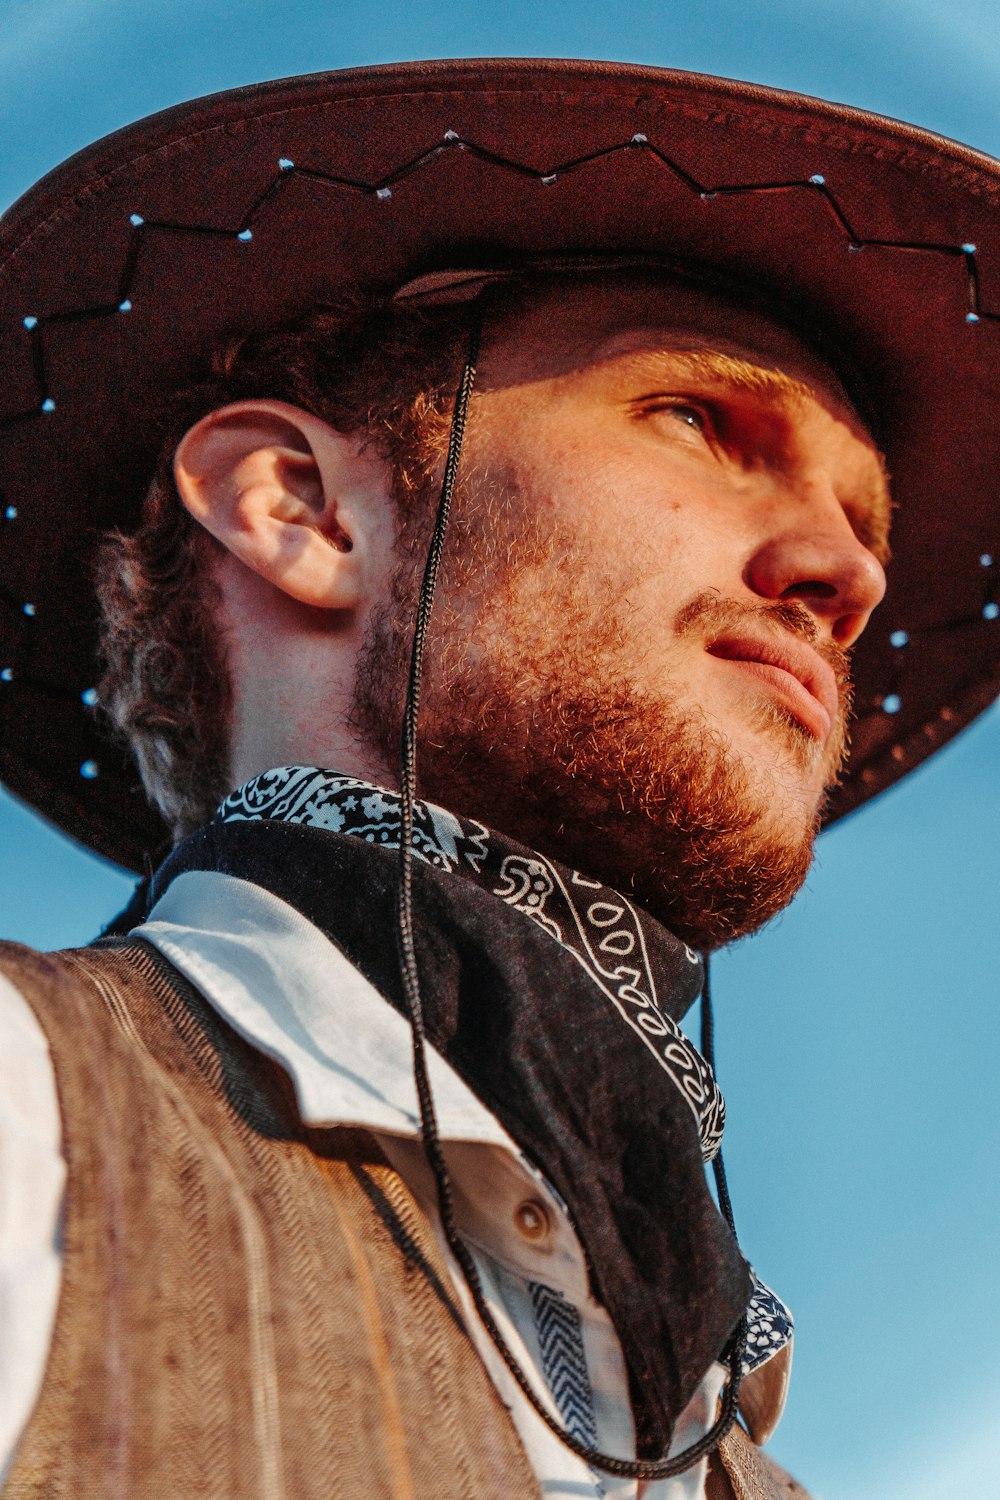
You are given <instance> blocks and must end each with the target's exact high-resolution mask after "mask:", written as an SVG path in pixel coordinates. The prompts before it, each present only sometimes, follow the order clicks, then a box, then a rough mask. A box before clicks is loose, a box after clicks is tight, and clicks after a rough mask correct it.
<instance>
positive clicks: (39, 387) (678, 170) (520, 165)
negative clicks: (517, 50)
mask: <svg viewBox="0 0 1000 1500" xmlns="http://www.w3.org/2000/svg"><path fill="white" fill-rule="evenodd" d="M635 151H642V152H644V153H645V154H646V155H647V156H649V157H650V158H652V159H653V160H655V161H658V162H659V163H660V164H661V165H662V166H663V167H664V168H665V169H666V170H667V171H668V172H670V173H671V175H672V176H673V177H675V178H676V179H677V181H678V182H680V183H681V184H682V185H683V186H684V187H686V188H687V189H688V191H689V192H691V193H692V194H694V195H695V196H697V197H698V198H700V199H701V200H702V201H703V202H712V201H714V200H716V199H720V198H731V197H738V196H749V195H753V194H759V195H769V194H775V193H791V192H800V191H806V192H811V193H818V194H819V195H820V196H821V197H822V198H823V200H824V202H825V203H826V205H827V207H828V208H829V210H830V212H831V214H832V215H833V217H834V219H835V221H836V222H837V224H838V225H839V226H840V228H841V230H842V231H843V233H844V235H845V237H846V239H847V248H848V250H851V251H855V252H858V251H862V250H889V251H893V252H896V253H901V254H911V255H912V254H921V255H944V256H947V257H949V258H951V259H956V260H962V261H963V263H964V269H965V274H966V281H967V286H968V313H967V314H966V316H967V317H968V318H969V319H970V320H971V321H974V322H979V321H990V322H1000V312H993V311H991V310H990V309H988V308H986V307H985V306H984V305H983V304H982V301H981V295H980V286H979V274H978V269H977V266H976V261H975V254H976V250H975V246H970V245H949V244H941V243H938V242H936V241H926V242H922V241H915V240H889V239H877V238H868V239H866V238H864V237H863V236H861V235H859V234H858V233H857V232H856V231H855V229H854V227H853V225H852V224H851V222H850V220H849V218H848V217H847V215H846V213H845V212H844V210H843V208H842V207H841V205H840V203H839V202H838V200H837V197H836V195H835V193H834V192H833V191H832V190H831V189H830V187H829V186H828V185H827V183H826V181H825V180H824V179H823V178H822V177H821V176H820V175H819V174H815V175H814V176H813V177H810V178H804V179H791V180H788V181H781V182H751V183H725V182H723V183H717V184H714V185H711V186H710V185H708V184H705V183H701V182H699V181H698V179H697V178H695V177H693V176H692V175H691V174H690V173H689V172H686V171H685V170H684V168H683V167H681V166H680V165H679V164H678V163H677V162H675V161H674V160H673V158H672V157H670V156H668V155H667V153H666V152H664V151H661V150H660V149H659V147H657V146H654V145H653V144H652V142H651V141H649V140H648V139H647V138H646V137H645V136H641V135H637V136H633V137H632V138H631V139H630V140H628V141H622V142H619V143H618V144H616V145H613V146H606V147H603V148H602V149H600V150H598V151H592V152H590V153H589V154H587V155H585V156H578V157H573V158H572V159H571V160H568V161H564V162H561V163H559V164H558V165H556V166H553V167H550V168H549V169H547V170H539V169H538V168H537V167H532V166H529V165H528V164H527V163H525V162H521V161H518V160H516V158H513V157H506V156H501V155H500V154H498V153H497V152H495V151H491V150H489V149H488V148H487V147H485V146H479V145H477V144H476V143H475V142H474V141H466V140H464V139H462V137H461V136H459V135H457V134H454V133H452V132H449V133H448V137H447V138H446V139H445V140H444V141H439V142H437V143H436V144H435V145H433V146H430V147H428V148H427V149H426V150H424V151H421V152H419V153H418V154H417V155H416V156H414V157H412V158H411V159H410V160H408V161H406V162H403V163H401V164H400V165H399V166H397V167H395V168H394V169H393V170H392V171H391V172H389V173H387V174H386V175H385V176H383V177H381V178H379V179H378V180H377V181H374V182H366V181H364V180H362V179H358V178H351V177H341V176H338V175H337V174H336V173H332V172H325V171H323V170H322V169H320V168H317V167H306V166H298V165H297V164H296V163H294V162H292V161H288V160H287V159H285V158H283V159H282V161H283V163H284V164H283V165H282V166H280V167H279V170H278V173H277V174H276V176H275V177H274V178H273V179H272V180H271V182H269V183H268V184H267V186H266V187H265V188H264V190H263V191H262V192H261V193H259V194H258V195H257V196H256V197H255V198H254V199H253V200H252V202H251V203H250V204H249V205H248V207H247V209H246V212H245V213H244V214H243V215H242V217H241V218H240V220H239V222H238V223H237V224H236V226H235V227H225V226H220V225H210V224H184V223H180V222H177V221H174V220H167V219H148V220H147V219H144V218H142V217H141V216H139V215H138V214H136V215H133V225H134V227H133V234H132V237H131V241H130V244H129V248H128V251H127V253H126V257H125V263H124V265H123V267H122V274H121V277H120V278H119V285H118V296H117V301H115V302H109V303H99V304H93V305H91V306H84V307H78V308H69V309H66V310H64V311H61V312H45V313H40V314H38V315H32V316H30V317H28V318H27V319H26V327H27V328H28V331H29V336H30V340H31V357H32V363H33V366H34V375H35V386H36V391H37V394H38V401H37V404H36V405H35V406H34V407H28V408H25V409H24V410H21V411H15V412H10V413H8V414H7V415H5V416H3V417H0V431H2V430H5V429H7V428H9V427H12V426H14V425H15V424H17V423H20V422H23V421H26V420H27V419H28V418H31V417H36V416H38V415H40V414H44V412H45V411H46V409H47V410H54V406H52V405H48V406H47V403H50V402H51V397H50V396H49V393H48V383H47V379H46V371H45V358H44V347H43V338H42V335H43V332H44V329H45V328H46V327H48V326H50V325H56V324H60V323H69V322H83V321H86V320H88V319H91V318H104V317H112V316H115V315H122V314H125V313H128V312H130V311H131V310H132V307H131V301H130V291H131V288H132V285H133V283H134V279H135V273H136V268H137V266H138V262H139V257H140V254H141V252H142V249H143V246H144V245H145V244H146V243H147V241H148V240H149V238H150V237H151V236H152V235H154V234H156V235H158V236H159V235H200V236H210V237H212V238H215V239H243V240H244V241H249V240H250V239H252V237H253V226H254V225H255V224H256V223H257V222H258V221H259V219H260V217H261V215H262V213H263V211H264V209H265V208H266V207H267V206H268V205H269V204H270V203H272V202H273V201H275V200H276V199H277V198H278V196H279V195H280V194H281V193H282V192H283V191H285V189H286V187H287V184H288V183H289V182H290V181H291V180H292V178H294V177H303V178H306V179H308V180H309V181H313V182H317V183H323V184H326V185H327V186H329V187H332V188H337V189H340V190H342V191H345V192H350V193H356V194H359V195H361V196H364V197H375V198H379V199H389V198H391V197H392V188H393V186H394V185H396V184H398V183H400V182H402V181H404V180H405V179H406V178H408V177H411V176H412V175H414V174H415V173H417V172H418V171H420V170H421V169H422V168H424V167H426V166H427V165H428V164H429V163H431V162H433V161H435V160H437V159H438V158H439V157H441V156H442V155H444V154H446V153H448V152H461V153H462V154H464V155H469V156H472V157H474V158H475V159H476V160H478V161H482V162H484V163H486V164H487V165H490V166H493V167H495V168H497V170H499V171H505V172H510V173H514V174H516V175H517V176H520V177H524V178H528V179H532V180H534V181H535V182H537V183H538V184H539V185H540V186H543V187H551V186H553V185H554V184H555V183H556V182H557V181H558V180H559V179H560V178H562V177H566V176H568V175H570V174H571V173H573V172H576V171H579V170H580V169H581V168H582V167H585V166H589V165H591V164H593V163H594V162H598V161H603V160H607V159H608V158H610V157H613V156H616V155H619V154H621V153H623V152H635Z"/></svg>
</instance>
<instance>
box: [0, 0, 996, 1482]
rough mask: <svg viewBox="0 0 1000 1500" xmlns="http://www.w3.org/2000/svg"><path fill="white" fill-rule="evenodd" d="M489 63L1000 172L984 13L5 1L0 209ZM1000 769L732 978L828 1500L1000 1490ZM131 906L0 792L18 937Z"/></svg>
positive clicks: (722, 1024)
mask: <svg viewBox="0 0 1000 1500" xmlns="http://www.w3.org/2000/svg"><path fill="white" fill-rule="evenodd" d="M487 54H501V55H502V54H506V55H550V56H571V57H611V58H621V59H623V60H628V61H640V62H649V63H659V64H663V65H665V66H670V67H682V68H692V69H696V70H702V71H705V72H714V73H721V74H724V75H728V76H731V77H743V78H750V79H753V80H755V81H757V82H762V83H768V84H772V85H776V86H779V87H783V88H791V89H797V90H799V91H802V92H807V93H816V94H820V95H823V96H825V97H827V98H832V99H837V100H842V101H845V102H848V103H851V104H855V105H860V106H862V107H865V108H869V109H873V110H877V111H879V112H882V113H886V114H892V115H896V116H898V117H901V118H904V119H908V120H912V121H914V122H915V123H917V124H921V125H924V126H928V127H930V128H932V129H936V130H939V131H941V132H943V133H945V134H948V135H952V136H955V137H957V138H959V139H962V140H965V141H967V142H968V143H969V144H971V145H974V146H978V147H980V148H981V149H984V150H987V151H992V152H993V153H995V154H1000V114H998V112H997V109H996V99H997V97H998V86H1000V13H998V12H997V10H996V7H995V4H994V3H993V0H989V3H987V0H964V3H963V0H953V3H951V4H950V5H948V6H947V8H946V7H945V6H944V5H942V4H937V3H928V0H906V3H902V0H879V3H876V4H872V3H870V0H867V3H864V4H862V3H855V0H841V3H837V0H829V3H825V4H819V3H813V0H805V3H802V0H800V3H799V4H792V3H786V0H758V3H756V4H754V5H753V6H749V5H744V4H734V3H724V0H685V3H684V4H679V3H676V0H656V3H644V4H628V3H625V4H619V5H618V6H616V7H615V8H614V9H613V10H612V7H610V6H609V5H607V4H606V3H601V4H597V3H593V0H572V3H563V0H553V3H546V0H534V3H532V4H530V5H528V4H523V3H520V0H508V3H495V0H480V3H478V4H476V5H475V6H456V5H453V4H452V5H448V6H443V5H440V4H438V3H437V0H424V3H423V4H420V5H414V4H412V3H410V4H401V3H399V0H383V3H381V4H379V5H378V6H377V7H365V6H359V5H355V4H351V5H347V4H342V3H339V0H327V3H326V4H323V5H320V4H314V3H300V0H287V3H286V4H284V5H283V6H281V7H280V8H279V7H277V6H275V5H273V4H264V3H258V0H245V3H215V4H213V3H212V0H199V3H194V0H146V3H145V4H140V3H125V0H4V6H3V21H2V31H0V100H2V104H0V111H2V118H3V130H4V150H3V152H2V160H0V205H5V204H7V203H9V202H10V201H11V200H12V199H13V198H14V197H16V196H17V195H18V193H20V192H21V191H23V190H24V189H25V188H26V187H27V186H29V185H30V183H31V182H32V181H34V180H35V179H36V178H37V177H38V176H40V175H41V174H42V173H43V172H45V171H46V170H48V169H49V168H50V167H52V166H54V165H55V164H56V163H57V162H58V161H60V160H61V159H62V158H64V157H65V156H67V155H69V154H70V153H71V152H73V151H75V150H77V149H79V148H80V147H82V146H84V145H86V144H87V143H88V142H90V141H91V140H93V139H95V138H96V137H97V136H99V135H101V134H104V133H105V132H107V131H109V130H112V129H115V128H117V127H118V126H120V125H122V124H125V123H126V122H128V121H129V120H131V119H134V118H137V117H139V116H141V115H143V114H147V113H149V112H151V111H153V110H156V109H160V108H163V107H165V106H167V105H169V104H173V103H176V102H177V101H179V100H181V99H184V98H189V97H192V96H194V95H197V94H200V93H206V92H211V91H214V90H216V89H220V88H225V87H230V86H234V85H237V84H241V83H247V82H252V81H254V80H256V79H259V78H266V77H278V76H282V75H285V74H291V73H296V72H306V71H314V70H318V69H322V68H333V67H346V66H354V65H357V64H360V63H368V62H381V61H390V60H394V59H403V58H411V57H446V56H481V55H487ZM0 707H2V705H0ZM998 764H1000V712H998V711H997V710H996V709H994V710H993V712H992V713H991V714H989V715H987V716H986V717H985V718H984V719H983V720H981V721H980V723H979V724H978V725H976V726H975V727H974V728H973V729H972V730H970V731H968V732H967V733H966V734H965V735H964V736H962V737H960V738H959V740H958V741H956V742H955V743H954V744H953V745H951V746H950V747H948V748H947V749H946V750H945V751H943V752H942V753H941V754H940V755H939V756H938V757H937V758H936V759H935V760H934V761H933V762H931V763H930V764H929V765H928V766H927V767H925V768H924V769H923V770H922V771H920V772H918V773H917V774H916V775H915V776H914V777H912V778H911V779H910V781H909V782H908V783H907V784H905V785H903V786H901V787H900V788H898V789H896V790H895V791H893V792H891V793H889V794H888V795H887V796H885V797H884V798H882V799H881V800H880V801H879V802H877V803H876V804H875V805H874V806H872V807H871V808H869V809H867V810H866V811H864V812H863V813H861V814H860V815H856V816H854V817H852V818H850V819H849V820H848V821H847V822H846V823H845V824H844V825H843V826H842V827H838V828H837V829H835V830H833V831H832V832H831V833H830V834H828V835H826V836H824V838H823V839H822V840H821V842H820V848H819V854H818V857H817V861H816V865H815V868H814V870H813V872H812V874H811V876H810V878H809V881H808V882H807V885H806V888H805V890H804V891H803V892H802V894H801V895H800V897H799V898H798V899H797V900H796V902H795V903H794V904H793V906H792V907H791V908H790V910H789V911H788V912H787V913H785V914H784V915H783V916H782V917H781V918H779V919H778V920H777V921H776V922H775V923H774V924H772V926H771V927H770V928H769V929H768V930H767V931H766V932H764V933H763V934H761V935H760V936H759V937H757V938H755V939H752V940H750V941H748V942H746V943H744V944H741V945H740V946H738V947H737V948H736V949H734V950H732V951H730V952H728V953H726V954H725V955H723V956H722V958H721V959H720V960H719V962H718V973H717V980H716V989H717V996H718V1000H717V1009H718V1032H719V1038H718V1054H719V1065H720V1073H721V1078H722V1083H723V1087H724V1089H725V1091H726V1093H727V1096H728V1100H729V1117H730V1130H729V1134H728V1136H727V1157H728V1166H729V1174H730V1181H731V1187H732V1192H733V1199H734V1205H735V1208H736V1213H737V1221H738V1225H739V1227H740V1230H741V1236H742V1239H743V1242H744V1246H745V1248H746V1251H747V1253H748V1254H749V1255H750V1256H751V1258H752V1259H753V1260H754V1261H755V1263H756V1265H757V1267H758V1269H759V1271H760V1273H761V1274H762V1275H763V1276H764V1278H765V1280H768V1281H770V1282H772V1283H773V1284H774V1285H775V1286H776V1287H777V1288H778V1289H779V1290H780V1291H781V1292H782V1293H783V1294H784V1295H785V1296H786V1297H787V1299H788V1300H789V1301H790V1303H791V1304H792V1306H793V1308H794V1310H795V1312H796V1315H797V1320H798V1338H797V1354H796V1371H795V1377H794V1380H793V1394H792V1399H791V1402H790V1406H789V1411H788V1414H787V1416H786V1420H785V1423H784V1424H783V1426H782V1428H781V1429H780V1431H779V1434H778V1436H777V1438H776V1439H775V1442H774V1444H773V1449H774V1452H775V1454H776V1456H777V1457H778V1458H779V1459H780V1460H782V1461H783V1462H785V1463H786V1464H787V1465H788V1466H789V1467H791V1468H792V1469H793V1470H797V1471H798V1472H800V1473H801V1475H802V1477H803V1479H804V1480H805V1481H806V1482H807V1483H808V1484H809V1485H810V1487H811V1488H812V1489H813V1490H814V1491H815V1493H816V1495H817V1497H818V1500H904V1497H905V1500H954V1497H955V1496H958V1495H966V1494H970V1495H971V1494H975V1495H982V1496H986V1495H993V1494H998V1495H1000V1458H998V1455H997V1451H996V1443H995V1439H994V1437H993V1434H994V1433H995V1428H996V1417H995V1413H996V1411H997V1409H998V1408H1000V1370H998V1368H997V1363H996V1360H995V1356H994V1351H995V1349H996V1348H997V1346H998V1342H1000V1296H998V1295H997V1286H996V1273H995V1263H996V1246H997V1240H998V1236H1000V1209H998V1195H997V1192H996V1189H995V1185H994V1177H995V1171H994V1163H995V1161H996V1159H997V1157H998V1155H1000V1105H998V1103H997V1089H996V1085H995V1075H996V1067H995V1062H994V1059H995V1058H996V1057H997V1056H998V1054H1000V1007H998V1005H997V999H998V995H997V988H998V986H997V978H996V976H997V973H998V972H1000V922H998V920H997V897H996V890H997V881H996V857H997V856H996V851H997V848H998V846H1000V838H998V835H1000V814H998V796H997V767H998ZM127 890H128V882H127V881H126V880H125V878H124V877H123V876H122V875H121V874H120V873H117V872H115V871H113V870H111V869H110V868H109V867H107V866H106V865H103V864H101V863H100V862H99V861H97V860H95V859H93V858H92V857H91V856H89V855H87V854H85V853H84V852H82V851H81V850H79V849H78V848H76V847H73V846H71V845H70V844H69V843H68V842H67V841H66V840H64V839H63V838H61V837H60V836H59V835H57V834H55V833H53V832H52V831H51V830H49V829H48V828H46V827H45V826H44V825H43V824H42V823H41V821H40V820H39V819H38V818H37V817H35V816H34V815H33V814H30V813H28V812H27V811H25V810H24V809H23V808H20V807H18V806H15V805H14V804H13V803H12V802H11V801H10V799H7V798H3V799H0V911H2V919H0V921H2V927H3V929H4V931H5V933H6V935H9V936H11V937H15V938H18V939H20V940H22V941H27V942H33V943H36V944H39V945H41V946H57V945H60V944H64V943H72V942H77V941H82V940H85V939H86V938H87V937H88V936H90V935H91V934H92V933H93V931H94V930H95V928H96V927H97V925H98V924H99V923H100V922H101V921H103V920H104V919H106V917H107V916H108V915H109V914H110V913H111V912H112V911H113V910H114V909H115V908H116V903H117V904H120V903H121V902H122V901H123V900H124V898H125V895H126V893H127Z"/></svg>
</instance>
